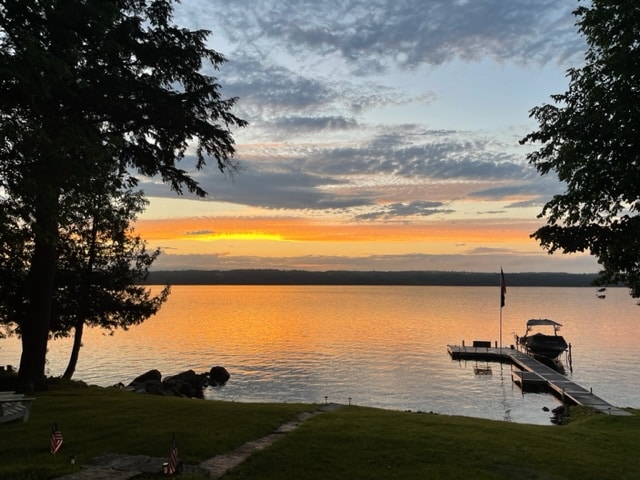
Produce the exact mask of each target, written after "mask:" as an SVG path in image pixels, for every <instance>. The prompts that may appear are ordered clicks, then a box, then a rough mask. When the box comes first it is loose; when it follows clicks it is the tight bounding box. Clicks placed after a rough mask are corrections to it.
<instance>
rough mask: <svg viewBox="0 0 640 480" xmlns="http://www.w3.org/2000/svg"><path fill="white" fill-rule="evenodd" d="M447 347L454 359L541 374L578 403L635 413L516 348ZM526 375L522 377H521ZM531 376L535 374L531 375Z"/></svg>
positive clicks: (615, 412)
mask: <svg viewBox="0 0 640 480" xmlns="http://www.w3.org/2000/svg"><path fill="white" fill-rule="evenodd" d="M447 351H448V352H449V355H450V356H451V358H452V359H453V360H486V361H495V362H503V363H511V364H513V365H515V366H516V367H518V368H519V369H521V370H522V371H524V372H530V373H531V374H535V375H537V377H535V378H536V379H538V378H539V379H541V380H537V381H544V382H546V384H547V387H548V388H550V389H551V390H552V391H553V392H554V393H555V394H556V395H557V396H558V397H560V398H561V399H563V400H569V401H570V402H572V403H575V404H576V405H585V406H588V407H592V408H594V409H596V410H598V411H600V412H603V413H606V414H609V415H620V416H627V415H631V414H630V413H629V412H627V411H626V410H623V409H622V408H619V407H616V406H614V405H611V404H610V403H609V402H607V401H606V400H603V399H602V398H600V397H598V396H597V395H594V394H593V392H591V391H590V390H587V389H586V388H584V387H582V386H580V385H578V384H577V383H575V382H574V381H572V380H571V379H569V378H567V377H565V376H564V375H562V374H561V373H559V372H557V371H555V370H554V369H553V368H550V367H548V366H547V365H544V364H543V363H540V362H539V361H537V360H536V359H535V358H533V357H531V356H530V355H527V354H526V353H524V352H521V351H519V350H516V349H514V348H502V349H500V348H493V347H486V348H485V347H480V348H479V347H467V346H459V345H447ZM522 378H524V377H521V379H522ZM529 378H530V379H532V378H534V377H529Z"/></svg>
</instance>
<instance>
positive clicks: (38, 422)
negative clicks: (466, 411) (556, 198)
mask: <svg viewBox="0 0 640 480" xmlns="http://www.w3.org/2000/svg"><path fill="white" fill-rule="evenodd" d="M36 397H37V399H36V401H35V402H34V405H33V410H32V414H31V419H30V420H29V422H28V423H19V422H18V423H16V422H14V423H9V424H3V425H0V431H1V432H0V433H1V435H0V478H2V479H5V478H6V479H15V480H23V479H30V480H35V479H38V480H44V479H51V478H55V477H58V476H62V475H64V474H66V473H69V472H71V471H72V470H73V468H78V467H77V466H76V467H72V466H71V465H70V464H69V456H70V455H75V457H76V458H77V463H78V464H79V465H81V464H83V463H85V462H87V461H88V460H90V459H91V458H93V457H95V456H97V455H100V454H102V453H107V452H108V453H123V454H130V455H149V456H154V457H163V456H166V455H167V453H168V446H169V442H170V438H171V434H172V433H173V432H175V434H176V438H177V441H178V448H179V451H180V456H181V458H182V460H183V461H184V462H185V463H187V464H198V463H200V462H201V461H203V460H205V459H207V458H211V457H213V456H215V455H217V454H220V453H224V452H228V451H230V450H233V449H234V448H236V447H238V446H240V445H242V444H243V443H244V442H246V441H249V440H253V439H256V438H260V437H262V436H264V435H267V434H268V433H270V432H272V431H273V429H274V428H275V427H277V426H278V425H280V424H282V423H284V422H286V421H288V420H291V419H293V418H295V417H296V416H297V414H299V413H300V412H303V411H309V410H311V409H313V406H309V405H299V404H244V403H231V402H217V401H202V400H189V399H181V398H172V397H171V398H170V397H156V396H149V395H136V394H132V393H128V392H123V391H120V390H117V389H102V388H94V387H90V388H80V387H76V388H69V387H66V388H64V389H61V390H51V391H48V392H44V393H40V394H38V395H36ZM635 413H636V415H634V416H632V417H613V416H606V415H584V416H582V417H581V418H578V419H575V418H574V421H572V422H571V423H570V424H569V425H565V426H561V427H558V426H536V425H521V424H513V423H505V422H496V421H490V420H480V419H473V418H465V417H453V416H441V415H432V414H419V413H405V412H393V411H385V410H378V409H371V408H363V407H353V406H349V407H344V408H342V409H339V410H336V411H334V412H329V413H324V414H322V415H318V416H316V417H314V418H312V419H310V420H308V421H307V422H305V423H304V424H303V425H302V426H301V427H300V428H298V429H297V430H295V431H294V432H291V433H289V434H287V435H286V436H285V437H284V438H283V439H282V440H280V441H279V442H277V443H275V444H274V445H273V446H271V447H269V448H268V449H266V450H263V451H261V452H258V453H256V454H254V455H253V456H252V457H250V458H249V460H247V461H246V462H245V463H243V464H242V465H241V466H240V467H238V468H237V469H235V470H234V471H232V472H230V473H228V474H227V475H226V476H225V477H224V478H225V479H227V480H230V479H247V478H249V479H251V478H256V479H257V478H260V479H265V480H269V479H274V480H275V479H278V480H286V479H301V478H304V479H327V478H331V479H350V480H353V479H377V478H379V479H393V478H398V479H409V478H429V479H440V478H442V479H444V478H447V479H451V478H474V479H503V478H505V479H506V478H518V479H570V478H580V479H599V480H602V479H614V478H615V479H636V478H640V459H639V457H638V454H637V448H638V445H639V444H640V415H638V414H637V413H638V412H635ZM574 417H576V414H575V413H574ZM53 422H58V425H59V427H60V430H61V431H62V434H63V435H64V444H63V447H62V450H61V451H60V452H59V453H58V454H57V455H56V456H55V457H54V456H53V455H51V454H50V453H49V435H50V431H51V425H52V423H53ZM144 478H152V477H150V476H146V477H144ZM158 478H161V476H158ZM183 478H184V477H183Z"/></svg>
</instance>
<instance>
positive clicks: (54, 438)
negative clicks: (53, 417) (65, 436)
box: [51, 423, 63, 455]
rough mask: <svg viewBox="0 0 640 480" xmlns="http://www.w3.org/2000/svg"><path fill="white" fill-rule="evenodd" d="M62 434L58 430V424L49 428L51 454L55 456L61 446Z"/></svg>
mask: <svg viewBox="0 0 640 480" xmlns="http://www.w3.org/2000/svg"><path fill="white" fill-rule="evenodd" d="M62 441H63V440H62V433H61V432H60V430H58V424H57V423H54V424H53V427H51V453H52V454H53V455H55V454H56V453H57V452H58V450H60V447H61V446H62Z"/></svg>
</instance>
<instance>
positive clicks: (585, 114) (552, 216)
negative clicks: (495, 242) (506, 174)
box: [521, 0, 640, 297]
mask: <svg viewBox="0 0 640 480" xmlns="http://www.w3.org/2000/svg"><path fill="white" fill-rule="evenodd" d="M574 13H575V15H576V16H577V17H578V22H577V25H578V27H579V30H580V32H581V33H582V34H583V35H584V36H585V38H586V40H587V44H588V49H587V52H586V55H585V64H584V66H582V67H580V68H572V69H570V70H569V71H568V77H569V89H568V90H567V92H565V93H563V94H559V95H553V96H552V97H551V98H552V99H553V101H554V103H553V104H545V105H542V106H539V107H536V108H534V109H533V110H532V111H531V116H532V117H533V118H535V119H536V120H537V121H538V123H539V128H538V130H537V131H535V132H533V133H530V134H529V135H527V136H526V137H525V138H524V139H522V140H521V143H528V142H531V143H541V144H542V146H541V147H540V149H538V150H537V151H534V152H533V153H531V154H529V156H528V159H529V162H530V163H531V164H533V165H534V166H535V167H536V168H537V170H538V171H539V172H540V173H541V174H542V175H547V174H549V173H552V172H553V173H555V174H556V175H557V176H558V178H559V179H560V180H561V181H562V182H564V184H565V186H566V191H565V192H564V193H562V194H559V195H555V196H554V197H553V198H552V199H551V200H550V201H549V202H547V204H546V205H545V206H544V208H543V210H542V213H541V214H540V217H541V218H546V220H547V225H545V226H543V227H541V228H540V229H538V230H537V231H536V232H534V233H533V234H532V237H534V238H536V239H537V240H538V241H539V242H540V244H541V245H542V246H543V247H544V248H545V249H547V250H548V251H549V252H550V253H553V252H555V251H558V250H560V251H562V252H563V253H574V252H584V251H588V252H590V253H591V254H592V255H594V256H595V257H596V258H597V260H598V262H599V263H600V265H602V267H603V270H602V271H601V272H600V276H599V280H598V283H599V284H607V283H618V282H621V283H623V284H625V285H627V286H628V287H629V288H630V293H631V295H632V296H633V297H640V217H639V216H638V213H639V211H640V157H639V154H638V152H640V87H639V85H640V8H638V3H637V1H635V0H623V1H617V2H611V1H607V0H593V1H592V2H591V4H590V6H589V7H586V6H581V7H579V8H578V9H577V10H576V11H575V12H574Z"/></svg>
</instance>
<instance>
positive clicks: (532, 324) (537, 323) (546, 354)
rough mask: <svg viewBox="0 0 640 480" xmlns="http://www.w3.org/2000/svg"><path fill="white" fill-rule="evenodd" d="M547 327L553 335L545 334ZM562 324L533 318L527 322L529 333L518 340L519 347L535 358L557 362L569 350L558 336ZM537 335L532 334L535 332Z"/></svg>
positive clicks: (546, 319) (561, 337) (562, 338)
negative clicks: (544, 330)
mask: <svg viewBox="0 0 640 480" xmlns="http://www.w3.org/2000/svg"><path fill="white" fill-rule="evenodd" d="M545 327H551V329H552V331H553V334H547V333H543V332H542V331H536V330H542V329H543V328H545ZM560 327H562V324H560V323H558V322H555V321H553V320H549V319H548V318H532V319H531V320H529V321H527V331H526V332H525V334H524V336H522V337H518V338H517V339H516V341H517V343H518V344H519V345H522V346H523V347H524V349H525V350H526V351H527V352H528V353H530V354H531V355H533V356H536V357H542V358H545V359H549V360H555V359H556V358H558V357H559V356H560V354H561V353H562V352H564V351H566V350H567V348H568V347H569V345H568V344H567V342H566V340H565V339H564V337H563V336H562V335H558V330H560ZM534 331H535V333H532V332H534Z"/></svg>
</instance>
